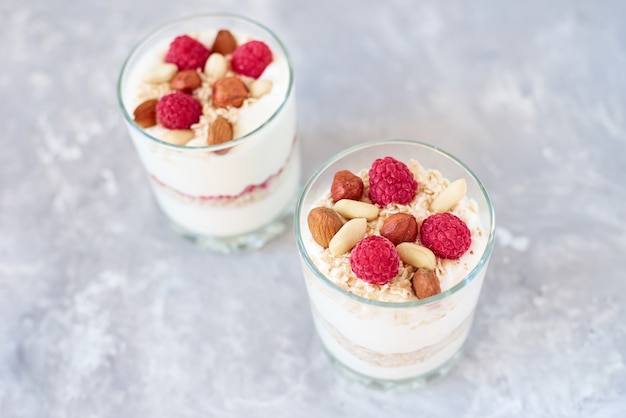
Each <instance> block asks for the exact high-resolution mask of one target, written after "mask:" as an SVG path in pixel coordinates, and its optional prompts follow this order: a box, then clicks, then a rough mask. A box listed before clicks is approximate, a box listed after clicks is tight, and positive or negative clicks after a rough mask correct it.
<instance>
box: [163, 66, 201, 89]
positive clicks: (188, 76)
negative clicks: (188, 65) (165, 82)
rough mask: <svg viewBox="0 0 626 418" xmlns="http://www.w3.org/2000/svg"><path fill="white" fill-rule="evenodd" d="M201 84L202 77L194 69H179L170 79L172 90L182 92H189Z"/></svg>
mask: <svg viewBox="0 0 626 418" xmlns="http://www.w3.org/2000/svg"><path fill="white" fill-rule="evenodd" d="M201 85H202V79H201V78H200V75H199V74H198V72H197V71H196V70H182V71H179V72H178V73H177V74H176V75H175V76H174V78H172V81H170V87H171V88H172V90H178V91H182V92H183V93H191V92H192V91H194V90H195V89H197V88H198V87H200V86H201Z"/></svg>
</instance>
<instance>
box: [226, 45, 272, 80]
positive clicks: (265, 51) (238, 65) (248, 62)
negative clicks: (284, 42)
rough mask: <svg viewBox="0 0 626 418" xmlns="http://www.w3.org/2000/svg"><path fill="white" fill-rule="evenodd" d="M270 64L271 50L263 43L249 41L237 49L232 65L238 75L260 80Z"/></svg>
mask: <svg viewBox="0 0 626 418" xmlns="http://www.w3.org/2000/svg"><path fill="white" fill-rule="evenodd" d="M270 62H272V51H271V50H270V48H269V47H268V46H267V45H265V44H264V43H263V42H261V41H249V42H246V43H245V44H243V45H239V46H238V47H237V49H235V51H234V52H233V56H232V59H231V61H230V65H231V67H233V71H234V72H236V73H237V74H241V75H246V76H248V77H253V78H259V76H260V75H261V74H263V71H265V68H267V66H268V65H270Z"/></svg>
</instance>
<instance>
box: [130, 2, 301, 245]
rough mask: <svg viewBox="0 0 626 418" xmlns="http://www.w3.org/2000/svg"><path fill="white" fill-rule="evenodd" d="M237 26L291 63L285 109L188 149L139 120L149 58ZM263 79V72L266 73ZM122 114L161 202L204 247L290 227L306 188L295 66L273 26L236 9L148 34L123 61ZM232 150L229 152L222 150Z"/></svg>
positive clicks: (255, 239) (259, 241)
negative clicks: (140, 71)
mask: <svg viewBox="0 0 626 418" xmlns="http://www.w3.org/2000/svg"><path fill="white" fill-rule="evenodd" d="M219 29H229V30H230V31H231V32H233V33H235V32H239V33H245V34H249V35H251V37H252V38H253V39H257V40H261V41H263V42H265V43H266V44H267V45H268V46H269V47H270V49H271V50H272V52H273V54H274V59H277V58H280V59H282V60H284V62H285V63H286V64H285V65H286V66H288V71H287V73H288V78H289V79H288V80H287V88H286V93H285V95H284V97H283V98H282V101H281V103H280V106H279V107H278V109H277V110H276V111H275V112H274V113H273V114H272V115H271V116H270V117H269V118H268V119H267V120H265V121H263V123H262V124H261V125H260V126H259V127H258V128H257V129H255V130H254V131H252V132H250V133H249V134H247V135H245V136H242V137H240V138H237V139H235V140H233V141H230V142H227V143H225V144H219V145H213V146H202V147H186V146H177V145H172V144H169V143H166V142H162V141H161V140H159V139H158V138H156V137H154V136H151V135H149V134H147V133H146V132H145V131H144V130H143V129H141V128H139V127H138V126H137V125H136V124H135V122H134V121H133V116H132V115H133V110H134V109H131V108H130V107H129V106H130V105H129V103H130V102H131V98H130V97H129V96H130V93H129V92H130V85H131V83H132V79H133V73H134V71H135V70H136V69H137V68H138V67H140V68H141V65H142V62H141V59H142V57H143V56H144V55H145V54H147V53H149V52H150V51H151V50H153V48H155V47H158V48H165V49H164V50H166V49H167V45H169V42H171V41H172V40H173V39H174V38H175V37H176V36H178V35H182V34H194V33H199V32H202V31H207V30H209V31H210V30H214V31H217V30H219ZM261 78H263V76H261ZM118 98H119V104H120V107H121V110H122V114H123V115H124V118H125V120H126V124H127V127H128V131H129V133H130V136H131V138H132V140H133V143H134V146H135V148H136V150H137V152H138V154H139V157H140V159H141V161H142V163H143V166H144V167H145V169H146V171H147V175H148V181H149V184H150V186H151V187H152V190H153V192H154V196H155V197H156V200H157V202H158V205H159V207H160V208H161V209H162V211H163V213H164V214H165V216H166V217H167V219H168V220H169V222H170V223H171V225H172V226H173V227H174V228H175V230H177V231H178V232H180V233H181V234H182V235H184V236H185V237H187V238H190V239H191V240H193V241H194V242H195V243H197V244H198V245H200V246H203V247H206V248H209V249H211V250H216V251H220V252H234V251H238V250H243V249H254V248H259V247H261V246H263V245H264V244H265V243H266V242H267V241H268V240H270V239H272V238H274V237H276V236H277V235H279V234H281V233H282V232H283V231H285V230H286V229H287V227H288V226H289V224H290V222H291V219H290V217H291V215H292V214H293V206H294V205H295V201H296V198H297V193H298V192H299V186H300V171H301V169H300V155H299V152H298V148H299V146H298V145H299V144H298V142H297V140H296V104H295V101H296V99H295V91H294V74H293V65H292V63H291V60H290V58H289V54H288V52H287V50H286V49H285V47H284V45H283V44H282V42H281V41H280V40H279V39H278V38H277V37H276V36H275V35H274V34H273V33H272V32H271V31H270V30H269V29H267V28H266V27H264V26H262V25H261V24H259V23H256V22H254V21H251V20H249V19H247V18H243V17H239V16H233V15H212V14H211V15H200V16H195V17H191V18H187V19H183V20H179V21H176V22H173V23H169V24H167V25H165V26H163V27H161V28H159V29H158V30H156V31H155V32H153V33H152V34H150V35H149V36H147V37H146V38H145V39H144V40H142V41H141V42H140V43H139V44H138V45H137V46H136V47H135V48H134V49H133V51H132V52H131V53H130V55H129V57H128V58H127V60H126V62H125V63H124V66H123V67H122V70H121V73H120V77H119V82H118ZM224 148H230V150H229V151H228V152H227V153H223V152H222V153H218V152H216V151H220V150H222V149H224Z"/></svg>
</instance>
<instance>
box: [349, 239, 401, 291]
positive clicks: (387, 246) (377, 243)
mask: <svg viewBox="0 0 626 418" xmlns="http://www.w3.org/2000/svg"><path fill="white" fill-rule="evenodd" d="M350 266H351V267H352V271H353V272H354V274H356V277H358V278H359V279H361V280H363V281H365V282H367V283H371V284H387V283H389V282H390V281H391V280H392V279H393V278H394V277H396V275H397V274H398V267H399V266H400V256H399V255H398V250H396V247H395V246H394V245H393V244H392V243H391V241H389V240H388V239H387V238H385V237H381V236H380V235H370V236H368V237H365V238H363V239H362V240H361V241H359V243H358V244H357V245H356V246H355V247H354V249H353V250H352V252H351V253H350Z"/></svg>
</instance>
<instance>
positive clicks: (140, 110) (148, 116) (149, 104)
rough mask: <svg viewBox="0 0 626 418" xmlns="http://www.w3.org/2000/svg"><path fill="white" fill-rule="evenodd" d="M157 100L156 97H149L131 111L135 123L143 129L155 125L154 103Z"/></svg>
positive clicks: (155, 103)
mask: <svg viewBox="0 0 626 418" xmlns="http://www.w3.org/2000/svg"><path fill="white" fill-rule="evenodd" d="M158 102H159V101H158V100H157V99H149V100H146V101H145V102H143V103H141V104H140V105H139V106H137V107H136V108H135V110H134V111H133V119H134V120H135V123H136V124H137V125H139V126H141V127H142V128H144V129H146V128H149V127H151V126H154V125H156V123H157V114H156V105H157V103H158Z"/></svg>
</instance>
